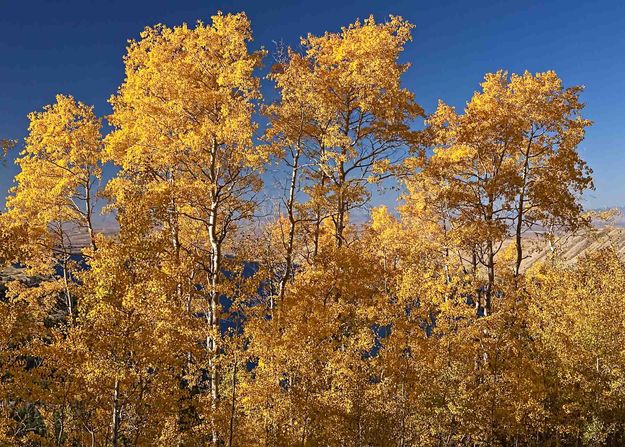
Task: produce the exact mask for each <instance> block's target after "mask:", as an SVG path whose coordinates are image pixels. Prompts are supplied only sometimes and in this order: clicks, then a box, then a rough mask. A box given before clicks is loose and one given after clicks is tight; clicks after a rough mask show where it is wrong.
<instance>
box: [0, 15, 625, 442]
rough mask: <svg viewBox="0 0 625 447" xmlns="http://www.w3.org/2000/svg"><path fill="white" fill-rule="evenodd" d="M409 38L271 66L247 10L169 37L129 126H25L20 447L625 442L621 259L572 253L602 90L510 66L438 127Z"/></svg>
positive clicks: (314, 46)
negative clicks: (391, 194)
mask: <svg viewBox="0 0 625 447" xmlns="http://www.w3.org/2000/svg"><path fill="white" fill-rule="evenodd" d="M412 29H413V25H412V24H410V23H408V22H407V21H405V20H404V19H402V18H401V17H394V16H392V17H390V18H389V19H388V20H387V21H385V22H376V21H375V20H374V18H373V17H370V18H368V19H366V20H363V21H356V22H355V23H353V24H351V25H349V26H346V27H344V28H342V29H341V30H339V31H337V32H327V33H325V34H323V35H319V36H316V35H307V36H306V37H304V38H302V40H301V44H300V47H298V48H297V49H292V48H278V49H277V50H276V52H275V54H273V55H271V56H270V55H268V54H267V51H265V50H259V51H251V50H250V46H251V42H252V30H251V25H250V22H249V20H248V19H247V17H246V16H245V14H243V13H240V14H221V13H220V14H217V15H215V16H214V17H212V18H211V21H210V22H209V23H203V22H198V23H197V24H196V25H195V26H188V25H181V26H177V27H173V28H170V27H167V26H164V25H157V26H154V27H148V28H146V29H145V30H144V31H143V33H141V36H140V38H139V39H137V40H134V41H131V42H130V43H129V46H128V48H127V54H126V56H125V57H124V63H125V79H124V81H123V83H122V84H121V86H120V87H119V89H118V91H117V92H116V93H115V94H114V95H113V96H112V97H111V98H110V104H111V107H112V113H111V114H110V115H109V116H106V117H103V118H100V117H98V116H96V115H95V112H94V109H93V108H92V107H90V106H88V105H85V104H83V103H81V102H80V101H78V100H76V99H75V98H73V97H72V96H69V95H58V96H57V97H56V100H55V102H54V103H53V104H51V105H49V106H47V107H45V108H44V109H43V110H42V111H40V112H34V113H32V114H30V115H29V121H30V126H29V129H28V136H27V138H26V139H25V141H24V144H23V147H22V149H21V152H20V154H19V157H18V159H17V164H18V166H19V168H20V172H19V174H17V176H16V178H15V186H14V188H13V189H12V190H11V192H10V195H9V197H8V198H7V204H6V210H5V212H3V213H2V214H0V258H1V259H2V261H3V263H4V264H5V265H6V266H12V269H13V270H15V271H18V272H19V274H18V275H14V276H13V278H12V279H11V280H9V281H7V282H6V284H4V285H3V286H2V289H1V290H2V295H1V297H2V298H1V299H0V321H1V322H2V324H0V347H1V349H0V445H7V446H72V447H76V446H92V447H95V446H107V447H121V446H181V447H182V446H207V445H214V446H228V447H232V446H257V445H265V446H296V445H299V446H401V447H405V446H432V447H434V446H459V447H460V446H512V445H514V446H517V445H527V446H545V445H547V446H550V445H553V446H560V445H562V446H564V445H571V446H573V445H575V446H581V445H584V446H599V445H614V446H616V445H622V443H623V442H625V356H624V352H625V351H623V346H625V331H624V330H623V329H624V327H623V318H622V315H623V312H624V311H625V293H624V292H623V291H624V290H625V263H624V262H623V260H622V259H620V258H619V256H618V255H617V254H616V251H614V250H603V251H599V252H596V253H592V254H589V255H587V256H586V257H584V258H582V259H581V260H580V261H579V262H578V263H577V264H573V265H569V264H566V263H565V262H564V261H563V259H562V258H561V257H560V254H559V246H560V242H561V240H562V239H563V238H566V237H567V235H570V234H585V235H587V237H592V234H593V228H592V225H591V219H590V217H589V215H588V214H587V213H585V212H584V210H583V207H582V202H581V199H582V194H583V193H584V191H586V190H588V189H591V188H593V183H592V178H591V170H590V168H589V167H588V166H587V164H586V163H585V162H584V160H583V159H582V158H581V157H580V155H579V152H578V148H579V146H580V144H581V143H582V142H583V140H584V136H585V129H586V128H587V127H588V126H590V125H591V122H590V121H589V120H587V119H586V118H584V117H583V116H582V111H583V107H584V104H583V103H582V101H581V98H580V95H581V93H582V88H581V87H578V86H573V87H566V86H565V85H564V83H563V81H562V80H561V79H560V78H559V77H558V76H557V75H556V73H554V72H552V71H547V72H544V73H536V74H532V73H529V72H525V73H522V74H509V73H507V72H506V71H498V72H496V73H489V74H486V75H485V77H484V80H483V82H482V84H481V86H480V88H479V90H478V91H477V92H476V93H475V94H474V95H473V96H472V97H471V98H469V100H468V102H467V104H466V107H465V108H464V110H461V111H460V110H456V109H455V108H453V107H451V106H449V105H446V104H445V103H443V102H440V103H439V105H438V107H437V108H436V110H435V111H433V112H432V113H430V114H426V112H425V111H424V110H423V109H422V108H421V106H419V104H418V102H417V99H418V96H417V95H415V93H413V92H412V91H410V90H409V89H407V88H406V87H405V86H404V85H403V83H402V76H403V75H404V73H405V72H406V71H407V70H409V67H410V65H409V64H407V63H403V62H401V59H402V54H403V50H404V47H405V46H406V45H409V43H410V41H411V40H412ZM269 58H273V59H274V62H273V63H272V64H268V65H269V66H268V67H267V68H268V70H267V71H268V74H267V76H266V79H264V80H263V79H261V78H260V74H259V73H260V72H261V71H262V70H263V68H262V63H263V60H264V61H265V63H267V60H268V59H269ZM416 62H417V63H418V61H416ZM262 82H267V83H268V84H271V85H273V86H274V88H275V95H274V96H275V99H274V100H272V101H269V100H264V99H263V97H262V95H261V85H262ZM104 119H105V120H106V123H108V127H104V126H103V123H104V121H103V120H104ZM109 127H110V131H109V132H108V133H106V132H104V130H105V129H108V128H109ZM105 133H106V134H105ZM14 144H15V143H14V142H6V143H3V149H5V148H6V149H7V150H8V149H9V146H13V145H14ZM111 167H113V168H114V171H115V174H114V176H113V178H111V179H107V180H105V179H104V177H105V176H103V172H106V171H107V170H110V169H112V168H111ZM389 188H390V189H394V190H399V191H400V199H399V200H398V202H397V204H396V206H391V202H390V200H386V202H387V204H388V205H387V206H382V207H373V208H372V207H370V206H369V203H370V199H371V198H372V196H373V195H377V196H379V197H383V196H384V193H385V192H386V191H388V189H389ZM100 212H103V213H109V215H110V216H113V217H114V218H115V220H116V222H117V227H116V230H115V231H114V232H103V231H101V228H100V227H99V226H98V222H99V221H100V217H99V216H98V214H99V213H100ZM536 251H543V252H546V253H547V255H546V256H544V257H543V259H544V261H542V262H540V263H534V264H531V265H530V263H529V262H528V257H530V256H531V255H532V254H533V253H534V252H536Z"/></svg>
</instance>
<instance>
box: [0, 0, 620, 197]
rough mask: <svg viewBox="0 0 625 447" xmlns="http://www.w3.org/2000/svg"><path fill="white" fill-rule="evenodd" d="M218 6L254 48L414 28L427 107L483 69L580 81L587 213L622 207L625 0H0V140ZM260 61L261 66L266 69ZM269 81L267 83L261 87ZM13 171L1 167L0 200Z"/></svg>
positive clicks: (453, 100) (464, 87) (457, 95)
mask: <svg viewBox="0 0 625 447" xmlns="http://www.w3.org/2000/svg"><path fill="white" fill-rule="evenodd" d="M217 10H222V11H224V12H236V11H245V12H246V13H247V14H248V16H249V18H250V19H251V22H252V27H253V29H254V36H255V42H254V44H253V46H254V47H255V48H256V47H260V46H264V47H266V48H268V49H269V50H271V49H272V48H273V44H272V41H277V40H282V41H284V42H285V43H287V44H297V42H298V39H299V37H300V36H302V35H305V34H307V33H308V32H311V33H315V34H318V33H322V32H323V31H325V30H330V31H334V30H338V29H339V28H340V27H341V26H343V25H347V24H349V23H351V22H352V21H354V20H355V19H356V18H358V17H360V18H364V17H367V16H369V14H374V15H375V16H376V18H377V19H378V20H383V19H384V18H386V17H387V16H388V15H389V14H395V15H401V16H403V17H405V18H406V19H408V20H409V21H411V22H412V23H414V24H415V25H416V28H415V30H414V42H413V43H411V44H409V45H408V47H407V48H406V52H405V55H404V59H405V60H406V61H410V62H412V68H411V69H410V70H409V72H408V73H407V75H406V77H405V85H406V86H407V87H409V88H410V89H411V90H413V91H414V92H415V94H416V97H417V100H418V102H419V103H420V104H421V105H423V106H424V107H425V109H426V111H427V112H428V113H429V112H432V111H433V109H434V107H435V106H436V102H437V100H438V99H439V98H440V99H443V100H444V101H446V102H448V103H450V104H452V105H455V106H458V107H462V106H463V105H464V103H465V102H466V100H468V99H469V97H470V96H471V94H472V93H473V91H475V90H476V89H477V88H478V86H479V82H480V81H481V79H482V77H483V75H484V73H486V72H490V71H495V70H498V69H500V68H503V69H507V70H509V71H511V72H522V71H524V70H526V69H527V70H530V71H532V72H536V71H544V70H548V69H554V70H556V71H557V73H558V74H559V75H560V76H561V77H562V78H563V79H564V81H565V83H566V84H567V85H574V84H583V85H585V86H586V92H585V93H584V95H583V99H584V101H585V102H586V104H587V107H586V111H585V114H586V116H587V117H588V118H590V119H592V120H593V121H594V122H595V124H594V126H593V127H592V128H591V129H590V131H589V132H588V135H587V138H586V141H585V142H584V143H583V144H582V145H581V147H580V152H581V154H582V157H584V158H585V159H586V160H587V161H588V162H589V163H590V165H591V167H592V168H593V169H594V171H595V180H596V186H597V191H596V192H594V193H590V194H588V196H587V199H586V202H587V205H588V206H589V207H603V206H614V205H623V204H625V182H624V181H623V178H624V177H625V156H624V155H623V150H624V149H625V143H624V141H625V2H621V1H594V2H591V1H589V2H581V1H570V0H569V1H551V2H534V1H523V2H520V1H514V2H513V1H510V2H488V1H465V2H435V1H427V2H426V1H416V0H413V1H385V2H381V1H379V2H374V1H336V0H334V1H319V0H316V1H306V2H279V1H272V0H267V1H240V2H238V1H230V2H221V1H219V2H217V1H207V0H205V1H183V0H180V1H167V2H166V1H157V0H152V1H131V0H126V1H119V0H111V1H101V2H89V1H85V0H83V1H26V0H21V1H15V0H0V63H1V64H2V65H1V67H2V68H1V69H0V136H2V137H11V138H23V137H24V136H25V132H26V127H27V119H26V115H27V114H28V112H30V111H33V110H38V109H40V108H41V107H42V106H43V105H44V104H47V103H50V102H52V101H53V100H54V95H55V94H56V93H66V94H72V95H74V96H75V97H76V98H77V99H79V100H81V101H83V102H86V103H89V104H93V105H95V108H96V112H97V113H98V114H99V115H106V114H107V113H109V111H110V109H109V106H108V103H107V99H108V98H109V96H110V95H111V94H112V93H114V92H115V90H116V88H117V86H118V85H119V84H120V83H121V81H122V79H123V65H122V56H123V54H124V53H125V46H126V41H127V39H129V38H135V37H137V36H138V34H139V32H140V31H141V30H142V29H143V27H144V26H146V25H153V24H155V23H165V24H167V25H170V26H173V25H177V24H180V23H182V22H190V23H193V22H195V21H196V20H197V19H202V20H204V21H209V20H210V16H211V15H212V14H214V13H215V12H216V11H217ZM269 63H270V61H269V60H268V61H267V64H269ZM267 86H268V85H267ZM14 174H15V167H14V166H12V164H9V166H8V167H0V198H2V197H3V196H4V195H5V193H6V190H7V188H8V186H9V185H10V184H11V179H12V176H13V175H14Z"/></svg>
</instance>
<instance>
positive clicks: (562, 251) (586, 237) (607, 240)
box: [524, 227, 625, 269]
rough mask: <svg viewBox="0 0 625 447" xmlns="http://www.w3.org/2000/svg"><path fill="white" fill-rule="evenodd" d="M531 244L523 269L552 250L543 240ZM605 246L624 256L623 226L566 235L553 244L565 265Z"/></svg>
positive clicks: (624, 229)
mask: <svg viewBox="0 0 625 447" xmlns="http://www.w3.org/2000/svg"><path fill="white" fill-rule="evenodd" d="M532 245H533V249H532V250H531V253H530V257H529V258H528V259H526V260H525V262H524V264H525V265H524V268H525V269H527V268H529V267H530V266H531V265H533V264H535V263H536V262H540V261H544V260H545V259H546V257H547V256H549V255H550V253H551V252H552V250H551V249H550V247H549V246H548V243H547V241H545V240H535V241H533V243H532ZM607 247H614V248H615V249H616V251H617V253H618V254H619V255H620V256H622V257H623V258H625V228H621V227H605V228H598V229H595V230H593V231H591V232H585V233H583V234H571V235H566V236H562V237H560V238H559V239H558V240H556V242H555V244H554V249H555V251H556V253H557V255H558V256H559V257H560V259H562V260H563V262H564V263H565V264H566V265H571V264H574V263H575V262H577V260H578V259H579V258H580V257H582V256H584V255H586V254H589V253H592V252H593V251H596V250H600V249H602V248H607Z"/></svg>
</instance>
